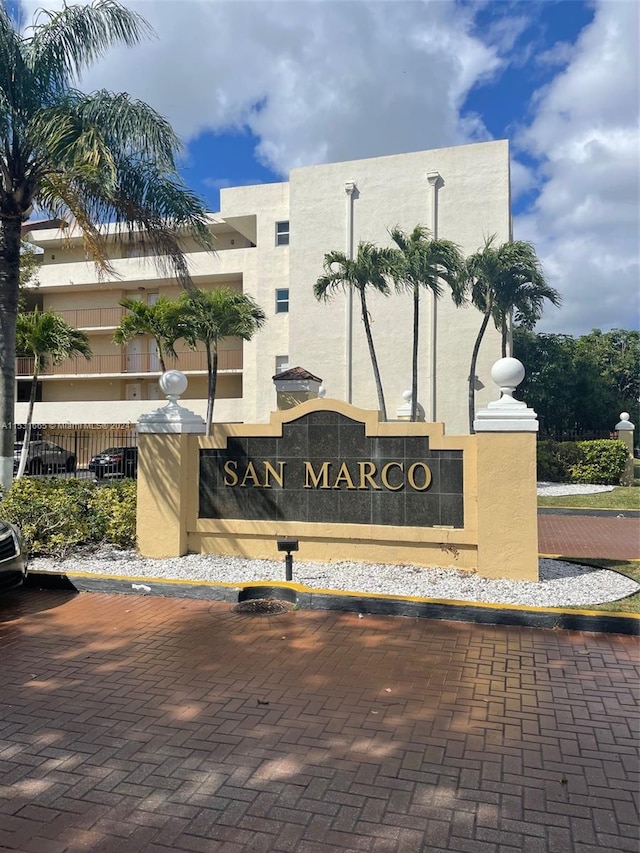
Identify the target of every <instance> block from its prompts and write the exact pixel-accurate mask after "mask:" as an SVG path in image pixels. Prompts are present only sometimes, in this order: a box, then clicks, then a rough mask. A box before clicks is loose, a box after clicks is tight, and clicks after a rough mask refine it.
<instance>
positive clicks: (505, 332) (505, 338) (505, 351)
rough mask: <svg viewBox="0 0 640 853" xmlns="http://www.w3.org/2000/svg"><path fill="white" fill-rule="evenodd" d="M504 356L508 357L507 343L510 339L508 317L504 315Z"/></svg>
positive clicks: (502, 329) (502, 330)
mask: <svg viewBox="0 0 640 853" xmlns="http://www.w3.org/2000/svg"><path fill="white" fill-rule="evenodd" d="M501 332H502V358H506V357H507V343H508V340H509V329H508V327H507V318H506V317H504V316H503V318H502V328H501Z"/></svg>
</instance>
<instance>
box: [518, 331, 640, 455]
mask: <svg viewBox="0 0 640 853" xmlns="http://www.w3.org/2000/svg"><path fill="white" fill-rule="evenodd" d="M513 343H514V355H515V356H516V358H519V359H520V361H521V362H522V363H523V364H524V365H525V367H526V371H527V373H526V376H525V379H524V382H523V383H522V385H521V386H520V388H519V389H518V390H519V393H520V396H522V398H523V399H524V400H526V402H527V404H528V405H529V406H531V407H532V408H533V409H535V411H536V412H537V414H538V419H539V422H540V434H541V436H543V437H547V438H554V439H556V440H561V439H563V438H572V437H574V436H578V437H579V436H580V435H584V434H586V433H605V432H611V431H612V430H613V428H614V427H615V425H616V424H617V423H618V421H619V420H620V413H621V412H629V413H630V415H631V421H632V422H633V423H635V424H636V427H638V421H637V416H638V402H639V400H640V332H637V331H626V330H624V329H613V330H611V331H610V332H602V331H600V329H593V330H592V331H591V332H589V334H588V335H581V336H580V337H576V338H574V337H572V336H571V335H553V334H535V333H534V332H532V331H529V330H527V329H524V328H516V329H515V330H514V336H513Z"/></svg>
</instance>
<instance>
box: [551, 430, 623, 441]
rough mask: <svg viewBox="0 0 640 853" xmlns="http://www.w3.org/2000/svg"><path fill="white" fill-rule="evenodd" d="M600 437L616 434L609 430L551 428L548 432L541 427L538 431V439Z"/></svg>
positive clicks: (571, 439)
mask: <svg viewBox="0 0 640 853" xmlns="http://www.w3.org/2000/svg"><path fill="white" fill-rule="evenodd" d="M601 438H616V434H615V432H612V431H611V430H595V431H594V430H592V431H587V430H557V431H553V430H552V431H549V432H548V431H546V430H544V429H542V428H541V429H540V432H539V433H538V439H539V440H540V441H594V440H596V439H601Z"/></svg>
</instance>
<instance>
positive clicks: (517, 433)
mask: <svg viewBox="0 0 640 853" xmlns="http://www.w3.org/2000/svg"><path fill="white" fill-rule="evenodd" d="M491 378H492V379H493V381H494V382H495V383H496V385H499V386H500V391H501V394H500V399H498V400H494V401H493V402H491V403H489V405H488V406H487V408H486V409H482V410H480V411H479V412H477V413H476V419H475V420H474V422H473V428H474V430H475V432H476V440H477V449H478V462H477V465H478V469H477V471H478V574H480V575H482V576H483V577H496V578H498V577H508V578H511V579H514V580H528V581H537V580H538V579H539V573H538V505H537V489H536V433H537V431H538V421H537V416H536V413H535V412H534V411H533V409H530V408H528V406H527V405H526V403H523V402H522V401H520V400H515V399H514V398H513V392H514V391H515V389H516V387H517V386H518V385H519V384H520V383H521V382H522V380H523V379H524V367H523V366H522V364H521V363H520V362H519V361H518V360H517V359H515V358H501V359H500V360H499V361H497V362H496V363H495V364H494V365H493V368H492V369H491Z"/></svg>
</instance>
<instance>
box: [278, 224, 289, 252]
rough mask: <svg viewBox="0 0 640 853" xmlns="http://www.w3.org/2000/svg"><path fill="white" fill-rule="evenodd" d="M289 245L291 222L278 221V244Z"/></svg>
mask: <svg viewBox="0 0 640 853" xmlns="http://www.w3.org/2000/svg"><path fill="white" fill-rule="evenodd" d="M288 245H289V222H288V221H287V222H276V246H288Z"/></svg>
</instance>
